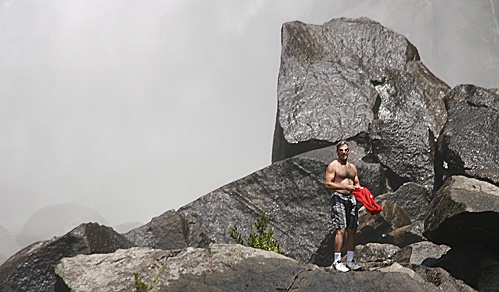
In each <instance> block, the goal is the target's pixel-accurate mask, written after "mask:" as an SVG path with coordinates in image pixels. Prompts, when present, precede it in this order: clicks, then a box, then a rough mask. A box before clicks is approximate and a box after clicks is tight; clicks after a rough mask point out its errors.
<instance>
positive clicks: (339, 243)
mask: <svg viewBox="0 0 499 292" xmlns="http://www.w3.org/2000/svg"><path fill="white" fill-rule="evenodd" d="M344 236H345V228H338V229H336V235H335V236H334V260H333V266H334V268H335V269H336V270H337V271H339V272H348V268H347V267H345V265H344V264H343V263H342V262H341V249H342V248H343V237H344Z"/></svg>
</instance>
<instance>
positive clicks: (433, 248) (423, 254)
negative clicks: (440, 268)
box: [393, 241, 450, 265]
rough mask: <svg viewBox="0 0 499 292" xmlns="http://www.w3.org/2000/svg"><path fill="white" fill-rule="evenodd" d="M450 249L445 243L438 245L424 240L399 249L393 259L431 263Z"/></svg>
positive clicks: (404, 261)
mask: <svg viewBox="0 0 499 292" xmlns="http://www.w3.org/2000/svg"><path fill="white" fill-rule="evenodd" d="M449 249H450V247H448V246H446V245H443V244H442V245H437V244H434V243H432V242H429V241H422V242H417V243H413V244H410V245H408V246H406V247H404V248H402V249H401V250H399V251H397V253H396V254H395V256H394V257H393V259H394V261H396V262H399V263H409V264H412V265H421V264H427V265H429V264H431V263H433V262H434V261H435V260H437V259H439V258H440V257H441V256H442V255H444V254H445V253H446V252H447V251H449ZM425 262H426V263H425Z"/></svg>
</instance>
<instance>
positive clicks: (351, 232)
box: [346, 228, 357, 251]
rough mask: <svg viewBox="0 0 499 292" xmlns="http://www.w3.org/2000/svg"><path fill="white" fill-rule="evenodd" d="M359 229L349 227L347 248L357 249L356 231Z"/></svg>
mask: <svg viewBox="0 0 499 292" xmlns="http://www.w3.org/2000/svg"><path fill="white" fill-rule="evenodd" d="M356 231H357V230H356V229H355V228H347V243H346V248H347V250H352V251H353V250H355V232H356Z"/></svg>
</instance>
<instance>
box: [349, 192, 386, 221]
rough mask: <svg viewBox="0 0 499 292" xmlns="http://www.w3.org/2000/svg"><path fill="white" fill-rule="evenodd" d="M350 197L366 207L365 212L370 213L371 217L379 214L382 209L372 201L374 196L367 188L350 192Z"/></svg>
mask: <svg viewBox="0 0 499 292" xmlns="http://www.w3.org/2000/svg"><path fill="white" fill-rule="evenodd" d="M352 195H354V196H355V198H356V199H357V201H359V202H361V203H362V205H364V207H366V210H367V212H369V213H371V215H376V214H379V212H381V210H382V209H383V208H381V206H380V205H379V204H378V203H376V202H375V201H374V195H373V194H371V192H370V191H369V190H368V189H367V188H360V189H355V190H353V191H352Z"/></svg>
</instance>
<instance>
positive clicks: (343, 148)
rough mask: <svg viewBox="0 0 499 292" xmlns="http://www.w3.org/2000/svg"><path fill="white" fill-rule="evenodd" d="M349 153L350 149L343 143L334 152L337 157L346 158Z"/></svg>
mask: <svg viewBox="0 0 499 292" xmlns="http://www.w3.org/2000/svg"><path fill="white" fill-rule="evenodd" d="M349 153H350V149H349V148H348V145H346V144H345V145H343V146H341V147H340V148H338V150H336V154H338V159H341V160H346V159H347V158H348V154H349Z"/></svg>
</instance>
